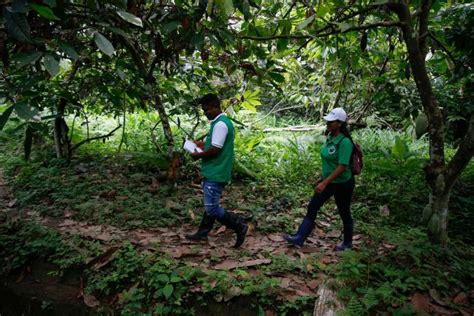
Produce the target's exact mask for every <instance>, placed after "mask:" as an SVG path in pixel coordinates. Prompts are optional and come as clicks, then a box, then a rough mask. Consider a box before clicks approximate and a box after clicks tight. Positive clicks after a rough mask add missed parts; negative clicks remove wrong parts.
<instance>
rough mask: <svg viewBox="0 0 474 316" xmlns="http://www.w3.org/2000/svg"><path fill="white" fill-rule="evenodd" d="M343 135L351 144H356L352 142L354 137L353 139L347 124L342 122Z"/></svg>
mask: <svg viewBox="0 0 474 316" xmlns="http://www.w3.org/2000/svg"><path fill="white" fill-rule="evenodd" d="M341 133H342V134H343V135H344V136H346V137H347V138H349V139H350V140H351V142H352V143H353V144H354V141H353V140H352V137H351V133H349V129H348V128H347V122H342V125H341Z"/></svg>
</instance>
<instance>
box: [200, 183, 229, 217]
mask: <svg viewBox="0 0 474 316" xmlns="http://www.w3.org/2000/svg"><path fill="white" fill-rule="evenodd" d="M224 187H225V183H222V182H215V181H210V180H207V179H204V180H203V181H202V190H203V191H204V210H205V211H206V213H207V215H209V216H212V217H214V218H218V219H221V218H222V217H223V216H224V213H225V211H224V209H223V208H222V207H220V205H219V201H220V199H221V196H222V192H223V191H224Z"/></svg>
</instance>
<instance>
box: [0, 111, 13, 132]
mask: <svg viewBox="0 0 474 316" xmlns="http://www.w3.org/2000/svg"><path fill="white" fill-rule="evenodd" d="M13 108H14V105H12V106H10V107H9V108H7V109H6V110H5V111H4V112H3V113H2V115H1V116H0V131H1V130H2V129H3V127H5V124H7V121H8V119H9V118H10V115H11V114H12V112H13Z"/></svg>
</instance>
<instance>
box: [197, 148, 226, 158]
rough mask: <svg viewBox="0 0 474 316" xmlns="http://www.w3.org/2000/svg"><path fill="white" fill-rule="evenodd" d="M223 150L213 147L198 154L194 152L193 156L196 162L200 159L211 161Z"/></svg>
mask: <svg viewBox="0 0 474 316" xmlns="http://www.w3.org/2000/svg"><path fill="white" fill-rule="evenodd" d="M221 149H222V148H218V147H214V146H211V147H209V149H208V150H206V151H203V152H200V153H198V152H197V151H195V152H193V153H192V154H191V156H192V157H193V159H194V160H198V159H209V158H212V157H214V156H215V155H217V154H218V153H219V152H220V151H221Z"/></svg>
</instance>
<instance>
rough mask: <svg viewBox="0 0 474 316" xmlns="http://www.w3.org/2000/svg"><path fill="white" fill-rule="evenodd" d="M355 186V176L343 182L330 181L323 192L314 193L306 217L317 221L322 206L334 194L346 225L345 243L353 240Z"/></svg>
mask: <svg viewBox="0 0 474 316" xmlns="http://www.w3.org/2000/svg"><path fill="white" fill-rule="evenodd" d="M354 187H355V181H354V177H352V178H351V179H350V180H349V181H347V182H343V183H329V184H328V185H327V187H326V189H324V191H323V192H321V193H316V194H314V196H313V198H312V199H311V202H309V205H308V211H307V213H306V217H308V218H309V219H311V220H312V221H315V220H316V215H317V214H318V211H319V209H320V208H321V206H323V204H324V203H325V202H326V201H327V200H328V199H329V198H330V197H331V196H333V195H334V199H335V200H336V205H337V209H338V211H339V215H340V216H341V219H342V223H343V225H344V243H348V242H352V232H353V229H354V228H353V227H354V223H353V221H352V216H351V199H352V193H353V192H354Z"/></svg>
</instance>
